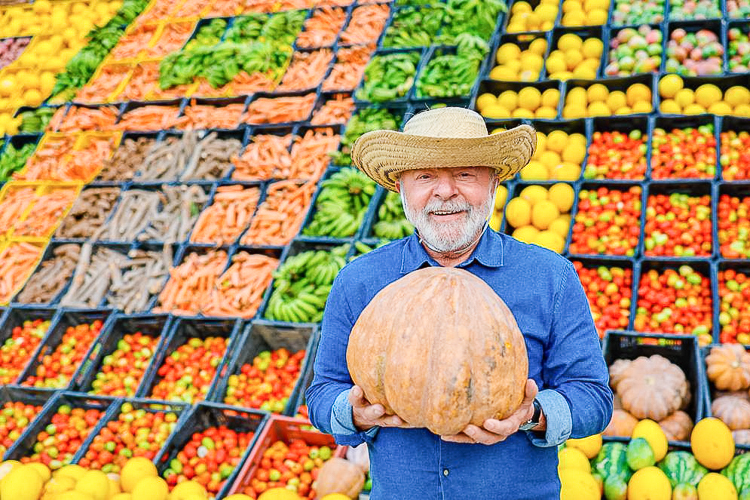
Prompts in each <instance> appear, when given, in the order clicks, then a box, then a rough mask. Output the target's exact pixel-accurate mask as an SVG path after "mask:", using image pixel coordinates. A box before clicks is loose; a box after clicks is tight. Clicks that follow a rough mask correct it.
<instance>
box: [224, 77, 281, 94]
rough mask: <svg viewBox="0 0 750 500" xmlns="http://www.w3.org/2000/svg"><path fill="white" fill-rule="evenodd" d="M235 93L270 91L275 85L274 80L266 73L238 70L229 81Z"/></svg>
mask: <svg viewBox="0 0 750 500" xmlns="http://www.w3.org/2000/svg"><path fill="white" fill-rule="evenodd" d="M230 83H231V85H232V87H233V88H234V92H235V94H237V95H250V94H254V93H256V92H270V91H272V90H273V89H274V88H275V87H276V82H275V81H274V79H273V78H272V77H271V72H268V73H253V74H252V75H248V74H247V72H245V71H240V72H239V73H237V74H236V75H235V77H234V78H233V79H232V81H231V82H230Z"/></svg>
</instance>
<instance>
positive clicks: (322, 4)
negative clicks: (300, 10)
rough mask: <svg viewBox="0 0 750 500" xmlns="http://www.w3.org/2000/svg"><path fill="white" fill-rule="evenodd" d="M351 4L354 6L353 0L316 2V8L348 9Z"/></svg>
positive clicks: (318, 0) (322, 0)
mask: <svg viewBox="0 0 750 500" xmlns="http://www.w3.org/2000/svg"><path fill="white" fill-rule="evenodd" d="M375 3H377V2H375ZM351 4H352V0H316V1H315V7H348V6H349V5H351Z"/></svg>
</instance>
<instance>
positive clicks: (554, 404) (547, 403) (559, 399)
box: [526, 389, 573, 448]
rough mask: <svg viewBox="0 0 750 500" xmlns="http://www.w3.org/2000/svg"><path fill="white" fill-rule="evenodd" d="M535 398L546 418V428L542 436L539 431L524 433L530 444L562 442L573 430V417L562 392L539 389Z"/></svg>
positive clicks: (544, 445)
mask: <svg viewBox="0 0 750 500" xmlns="http://www.w3.org/2000/svg"><path fill="white" fill-rule="evenodd" d="M536 399H537V401H539V404H540V405H541V406H542V412H543V413H544V416H545V418H546V420H547V430H546V431H545V433H544V436H543V437H542V436H541V433H540V432H534V431H528V432H527V433H526V434H527V436H528V437H529V440H531V444H533V445H534V446H538V447H540V448H547V447H551V446H558V445H560V444H562V443H564V442H565V440H567V439H568V438H569V437H570V433H571V431H572V430H573V417H572V416H571V414H570V406H568V402H567V401H566V399H565V398H564V397H563V395H562V394H560V393H559V392H557V391H555V390H553V389H545V390H543V391H539V393H538V394H537V395H536Z"/></svg>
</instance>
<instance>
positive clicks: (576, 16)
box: [562, 10, 586, 36]
mask: <svg viewBox="0 0 750 500" xmlns="http://www.w3.org/2000/svg"><path fill="white" fill-rule="evenodd" d="M585 22H586V15H585V14H584V13H583V11H580V10H571V11H570V12H568V13H567V14H565V15H564V16H563V18H562V24H563V26H583V25H584V23H585ZM563 36H565V35H563Z"/></svg>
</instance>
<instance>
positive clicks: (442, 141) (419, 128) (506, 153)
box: [352, 107, 536, 191]
mask: <svg viewBox="0 0 750 500" xmlns="http://www.w3.org/2000/svg"><path fill="white" fill-rule="evenodd" d="M535 149H536V132H535V131H534V128H533V127H531V126H530V125H519V126H517V127H514V128H512V129H510V130H506V131H505V132H500V133H497V134H492V135H489V134H488V133H487V126H486V125H485V123H484V119H483V118H482V116H481V115H480V114H479V113H477V112H475V111H472V110H469V109H464V108H456V107H445V108H437V109H431V110H429V111H424V112H422V113H419V114H417V115H415V116H413V117H412V118H411V119H410V120H409V121H408V122H407V123H406V125H405V126H404V131H403V132H395V131H392V130H375V131H372V132H367V133H366V134H363V135H362V136H361V137H360V138H359V139H357V141H356V142H355V143H354V147H353V148H352V161H353V162H354V164H355V165H356V166H357V167H358V168H359V169H360V170H361V171H362V172H364V173H365V174H367V175H368V176H369V177H370V178H371V179H372V180H374V181H375V182H377V183H378V184H380V185H381V186H383V187H384V188H386V189H389V190H391V191H395V190H396V183H397V182H398V178H399V175H400V174H401V172H404V171H406V170H416V169H422V168H440V167H443V168H445V167H492V168H494V169H495V170H496V171H497V173H498V176H499V178H500V180H504V179H508V178H510V177H513V176H514V175H515V174H516V173H517V172H518V171H519V170H521V169H522V168H523V167H525V166H526V164H527V163H529V160H531V156H532V155H533V154H534V150H535Z"/></svg>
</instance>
